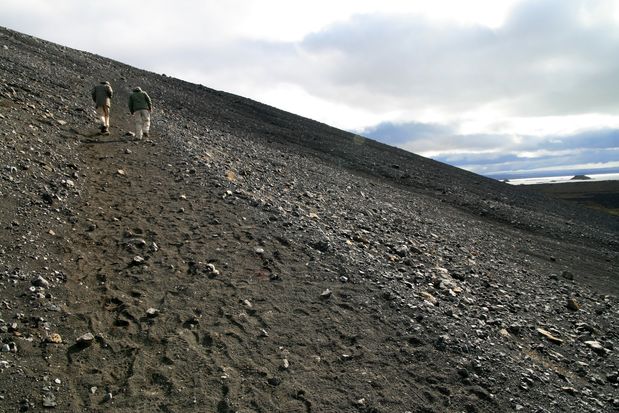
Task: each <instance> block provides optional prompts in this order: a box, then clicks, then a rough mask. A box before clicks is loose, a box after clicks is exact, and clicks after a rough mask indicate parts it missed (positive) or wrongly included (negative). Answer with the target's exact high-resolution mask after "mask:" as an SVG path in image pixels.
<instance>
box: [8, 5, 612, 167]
mask: <svg viewBox="0 0 619 413" xmlns="http://www.w3.org/2000/svg"><path fill="white" fill-rule="evenodd" d="M0 25H2V26H5V27H8V28H10V29H14V30H17V31H20V32H23V33H26V34H30V35H34V36H37V37H41V38H43V39H46V40H51V41H54V42H56V43H60V44H62V45H66V46H70V47H73V48H77V49H81V50H86V51H89V52H93V53H97V54H100V55H103V56H107V57H110V58H113V59H116V60H120V61H122V62H125V63H128V64H131V65H134V66H137V67H140V68H144V69H148V70H152V71H154V72H158V73H166V74H167V75H172V76H175V77H179V78H182V79H185V80H189V81H192V82H196V83H201V84H204V85H206V86H209V87H212V88H215V89H219V90H225V91H228V92H232V93H236V94H239V95H242V96H246V97H249V98H252V99H255V100H258V101H261V102H264V103H267V104H270V105H273V106H276V107H279V108H282V109H284V110H287V111H290V112H294V113H297V114H300V115H303V116H307V117H310V118H313V119H316V120H319V121H321V122H325V123H328V124H331V125H333V126H336V127H339V128H342V129H346V130H350V131H354V132H357V133H360V134H362V135H365V136H368V137H372V138H374V139H377V140H380V141H383V142H386V143H389V144H393V145H396V146H399V147H401V148H404V149H407V150H410V151H412V152H415V153H419V154H421V155H424V156H429V157H432V158H434V159H438V160H441V161H444V162H447V163H450V164H453V165H456V166H459V167H462V168H465V169H469V170H471V171H474V172H477V173H482V174H486V175H494V176H505V174H506V173H510V172H522V173H525V172H532V173H534V174H537V175H548V174H553V173H554V172H555V171H574V170H582V171H587V173H593V172H595V171H598V172H607V171H610V170H614V171H619V0H467V1H462V0H432V1H426V0H422V1H415V0H403V1H396V0H379V1H374V0H328V1H327V0H311V1H306V0H295V1H292V0H225V1H224V0H220V1H188V0H176V1H173V2H172V1H163V0H151V1H148V2H127V1H124V0H109V1H97V2H94V1H85V0H55V1H48V0H1V1H0Z"/></svg>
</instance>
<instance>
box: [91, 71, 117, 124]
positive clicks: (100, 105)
mask: <svg viewBox="0 0 619 413" xmlns="http://www.w3.org/2000/svg"><path fill="white" fill-rule="evenodd" d="M91 94H92V100H94V101H95V108H96V110H97V116H99V120H100V121H101V127H100V129H101V133H106V134H109V133H110V132H109V127H110V104H111V102H112V96H113V95H114V91H113V90H112V86H110V82H107V81H102V82H100V83H99V84H98V85H97V86H95V87H94V88H93V89H92V93H91Z"/></svg>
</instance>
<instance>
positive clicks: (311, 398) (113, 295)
mask: <svg viewBox="0 0 619 413" xmlns="http://www.w3.org/2000/svg"><path fill="white" fill-rule="evenodd" d="M100 80H109V81H110V82H111V84H112V86H113V88H114V90H115V92H116V95H115V96H114V99H113V104H112V124H111V134H110V135H109V136H98V135H96V124H95V116H94V111H93V108H92V102H91V100H90V96H89V94H90V89H91V87H92V86H93V85H94V84H96V83H97V82H98V81H100ZM134 86H141V87H142V88H143V89H145V90H146V91H148V92H149V94H150V95H151V97H152V98H153V101H154V112H153V126H152V135H151V137H149V138H148V139H146V140H142V141H136V140H134V139H133V138H132V137H131V136H127V134H126V132H128V131H130V130H131V120H130V117H129V116H128V114H127V113H126V112H127V110H126V102H127V99H128V95H129V93H130V90H131V89H132V87H134ZM0 137H1V138H2V145H3V150H2V151H1V152H0V166H1V170H0V175H1V179H0V193H1V194H0V195H1V196H0V205H1V208H0V228H2V231H1V232H0V294H1V295H0V340H1V343H0V345H1V346H2V348H1V350H2V351H1V352H0V410H1V411H6V412H18V411H42V410H49V411H58V412H77V411H87V412H104V411H105V412H136V411H137V412H219V413H223V412H304V413H306V412H363V413H369V412H402V413H404V412H451V411H453V412H462V411H465V412H496V411H511V410H521V411H537V412H555V411H557V412H559V411H582V412H589V411H591V412H598V411H599V412H604V411H616V409H618V408H619V395H618V392H617V386H618V384H617V383H618V370H619V366H618V358H617V345H618V343H617V335H618V332H619V326H618V322H617V320H618V316H619V312H618V308H619V302H618V300H617V291H618V289H619V288H618V283H617V274H618V273H619V271H618V267H619V258H618V245H619V244H618V239H617V235H618V234H619V224H618V222H617V220H616V218H614V217H611V216H607V215H604V214H601V213H596V212H595V211H589V210H585V209H584V208H579V207H577V206H574V205H569V204H566V203H562V202H560V201H549V200H548V199H547V198H545V197H544V196H543V195H540V194H536V193H531V192H527V191H526V190H525V189H523V188H520V187H510V186H508V185H505V184H501V183H498V182H495V181H492V180H489V179H485V178H483V177H480V176H477V175H474V174H470V173H467V172H464V171H461V170H458V169H456V168H452V167H449V166H446V165H443V164H440V163H437V162H433V161H431V160H428V159H424V158H421V157H419V156H416V155H413V154H410V153H407V152H404V151H401V150H398V149H395V148H391V147H389V146H386V145H382V144H379V143H377V142H374V141H371V140H367V139H364V138H362V137H359V136H354V135H351V134H349V133H346V132H343V131H339V130H337V129H333V128H330V127H328V126H326V125H323V124H320V123H317V122H314V121H311V120H308V119H303V118H300V117H298V116H294V115H292V114H289V113H286V112H283V111H280V110H277V109H274V108H271V107H268V106H265V105H261V104H259V103H256V102H253V101H251V100H248V99H245V98H242V97H238V96H234V95H230V94H227V93H223V92H218V91H215V90H212V89H208V88H206V87H203V86H199V85H193V84H190V83H186V82H183V81H180V80H177V79H173V78H170V77H166V76H163V75H157V74H154V73H149V72H146V71H143V70H138V69H135V68H132V67H130V66H127V65H124V64H121V63H118V62H115V61H111V60H109V59H105V58H102V57H99V56H96V55H92V54H89V53H85V52H80V51H76V50H72V49H68V48H66V47H62V46H59V45H55V44H52V43H48V42H45V41H42V40H39V39H36V38H33V37H29V36H25V35H22V34H19V33H16V32H13V31H10V30H7V29H0Z"/></svg>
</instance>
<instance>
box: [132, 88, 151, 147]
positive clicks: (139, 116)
mask: <svg viewBox="0 0 619 413" xmlns="http://www.w3.org/2000/svg"><path fill="white" fill-rule="evenodd" d="M152 109H153V107H152V103H151V100H150V96H148V94H147V93H146V92H144V91H143V90H142V89H141V88H139V87H136V88H135V89H133V93H132V94H131V96H129V111H130V112H131V114H132V115H133V117H134V119H135V136H136V137H137V138H138V139H142V136H145V137H148V133H149V130H150V112H151V110H152Z"/></svg>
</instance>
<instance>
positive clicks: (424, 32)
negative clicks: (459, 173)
mask: <svg viewBox="0 0 619 413" xmlns="http://www.w3.org/2000/svg"><path fill="white" fill-rule="evenodd" d="M603 4H608V2H600V1H578V0H576V1H569V2H566V1H564V0H544V1H538V0H535V1H527V2H524V3H521V4H520V5H518V6H517V7H516V9H515V10H514V11H513V13H512V15H511V16H510V17H509V19H508V21H507V22H506V24H505V25H504V26H502V27H500V28H498V29H496V30H492V29H490V28H486V27H481V26H453V25H450V26H441V25H437V24H431V23H429V22H428V21H426V20H423V19H421V18H418V17H414V16H377V15H371V16H357V17H355V18H353V19H352V20H351V21H349V22H346V23H341V24H338V25H334V26H332V27H329V28H327V29H325V30H323V31H321V32H319V33H315V34H313V35H311V36H308V37H307V38H306V39H305V40H304V42H303V43H302V47H303V48H304V50H306V51H307V52H308V53H311V54H315V55H320V54H322V55H324V56H325V59H324V60H322V61H321V65H323V66H324V67H322V68H321V69H320V71H321V73H322V74H323V77H322V78H321V80H322V82H323V84H322V85H316V87H317V88H318V89H319V90H320V92H321V93H322V94H324V95H325V96H327V97H329V98H334V97H335V96H340V97H343V98H344V99H346V98H348V99H349V103H351V104H355V102H358V100H357V99H358V97H359V94H360V91H363V94H364V99H365V100H366V101H367V103H366V104H367V105H369V106H372V103H371V102H372V100H373V99H375V100H377V101H378V102H379V103H381V104H383V105H392V106H393V107H398V108H401V107H408V108H410V109H413V110H414V109H415V108H416V107H419V108H423V107H426V106H428V105H436V106H439V107H443V108H446V109H448V110H451V111H459V110H465V109H472V108H475V107H477V106H482V105H486V104H488V103H491V102H495V103H497V104H500V105H501V107H502V109H503V110H505V111H506V112H508V113H511V114H513V115H520V116H526V115H535V116H540V115H551V114H553V115H556V114H570V113H581V112H595V111H607V110H616V109H618V108H619V100H617V99H616V96H617V94H618V93H619V70H618V69H619V54H618V53H616V50H619V26H617V24H616V23H615V22H613V21H611V20H601V21H596V24H595V25H587V24H586V22H584V21H583V18H584V17H583V15H582V13H583V10H584V11H587V10H588V11H591V10H595V8H596V7H601V6H600V5H603ZM598 17H599V16H598Z"/></svg>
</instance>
